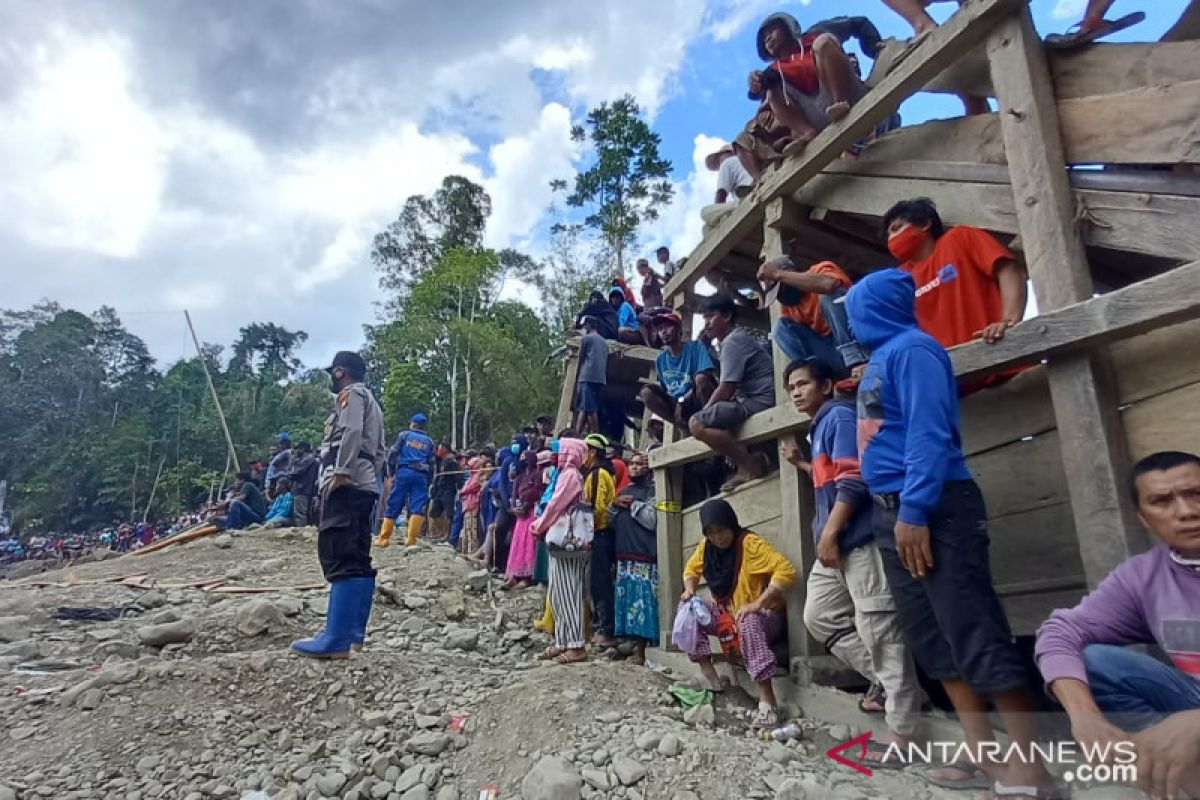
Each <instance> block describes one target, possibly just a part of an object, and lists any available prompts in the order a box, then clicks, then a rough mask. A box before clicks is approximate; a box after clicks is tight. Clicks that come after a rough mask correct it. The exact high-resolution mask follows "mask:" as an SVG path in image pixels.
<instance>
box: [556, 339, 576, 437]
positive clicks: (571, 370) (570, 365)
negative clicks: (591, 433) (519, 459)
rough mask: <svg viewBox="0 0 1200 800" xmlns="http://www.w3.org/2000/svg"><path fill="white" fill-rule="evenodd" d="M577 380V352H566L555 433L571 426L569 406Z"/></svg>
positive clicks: (571, 402) (573, 397)
mask: <svg viewBox="0 0 1200 800" xmlns="http://www.w3.org/2000/svg"><path fill="white" fill-rule="evenodd" d="M578 380H579V351H577V350H571V351H568V352H567V360H566V362H565V363H564V365H563V383H562V394H561V395H559V398H558V415H557V417H556V418H555V423H554V424H555V425H556V426H557V427H556V429H555V431H554V432H555V433H558V431H561V430H562V429H563V428H568V427H570V426H571V406H572V404H573V401H574V399H575V383H576V382H577V381H578Z"/></svg>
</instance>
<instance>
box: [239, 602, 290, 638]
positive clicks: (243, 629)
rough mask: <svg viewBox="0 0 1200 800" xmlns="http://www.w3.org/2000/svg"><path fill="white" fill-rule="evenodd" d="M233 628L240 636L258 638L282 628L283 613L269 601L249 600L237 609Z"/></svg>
mask: <svg viewBox="0 0 1200 800" xmlns="http://www.w3.org/2000/svg"><path fill="white" fill-rule="evenodd" d="M233 623H234V626H235V627H236V628H237V631H238V633H240V634H241V635H242V636H259V635H261V634H264V633H267V632H268V631H271V630H278V629H280V628H282V627H283V625H284V619H283V612H282V611H280V610H279V608H278V607H277V606H276V605H275V604H274V603H272V602H271V601H270V600H262V599H258V600H251V601H249V602H246V603H242V605H241V606H240V607H239V608H238V610H237V613H236V614H234V617H233Z"/></svg>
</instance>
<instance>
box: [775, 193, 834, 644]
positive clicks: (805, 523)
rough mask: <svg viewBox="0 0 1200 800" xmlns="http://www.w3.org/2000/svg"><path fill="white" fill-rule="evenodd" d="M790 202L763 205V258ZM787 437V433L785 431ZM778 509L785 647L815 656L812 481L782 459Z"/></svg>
mask: <svg viewBox="0 0 1200 800" xmlns="http://www.w3.org/2000/svg"><path fill="white" fill-rule="evenodd" d="M789 206H790V204H789V203H788V201H787V200H785V199H783V198H780V199H778V200H772V201H771V202H770V203H769V204H768V205H767V208H766V218H765V219H764V221H763V249H762V257H763V259H769V258H776V257H778V256H782V255H784V245H783V240H784V236H785V233H784V227H785V217H786V215H787V214H788V210H789ZM770 314H771V325H772V326H774V325H775V321H776V320H778V319H779V304H778V303H772V304H771V308H770ZM772 353H773V355H774V360H775V403H776V405H778V404H780V403H787V402H790V401H789V400H788V393H787V387H786V386H785V385H784V383H783V370H784V368H785V367H786V366H787V364H788V357H787V355H786V354H785V353H784V352H783V350H782V349H781V348H780V347H779V346H778V345H776V346H775V347H774V348H772ZM788 435H789V436H790V435H791V434H788ZM779 493H780V498H779V499H780V504H779V508H780V512H781V515H782V516H781V518H780V520H779V523H780V524H779V534H780V538H779V543H778V544H779V550H780V552H781V553H783V554H784V555H785V556H787V557H788V559H789V560H790V561H791V562H792V564H794V565H795V567H796V573H797V579H796V583H795V584H794V585H793V586H792V589H791V591H789V592H788V596H787V618H788V620H787V621H788V650H789V651H790V652H789V655H790V656H791V658H796V657H799V656H810V655H818V654H819V653H820V652H821V650H820V645H819V644H818V643H817V642H816V641H814V640H813V639H812V637H810V636H809V635H808V629H807V628H805V627H804V603H805V600H806V599H807V597H808V573H809V572H810V571H812V567H813V564H814V563H816V560H817V559H816V556H817V552H816V545H815V544H814V542H813V535H812V516H813V502H814V501H813V489H812V483H811V482H810V481H809V480H808V479H807V478H803V477H801V475H800V471H799V470H797V469H796V468H795V467H793V466H792V465H791V464H788V463H786V462H784V463H782V464H780V467H779Z"/></svg>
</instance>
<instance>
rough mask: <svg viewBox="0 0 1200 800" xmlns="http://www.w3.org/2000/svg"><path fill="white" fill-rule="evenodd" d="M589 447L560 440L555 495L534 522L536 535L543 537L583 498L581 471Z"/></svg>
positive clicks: (575, 441)
mask: <svg viewBox="0 0 1200 800" xmlns="http://www.w3.org/2000/svg"><path fill="white" fill-rule="evenodd" d="M586 451H587V445H585V444H584V443H583V441H582V440H580V439H560V440H559V446H558V475H557V476H556V477H555V481H554V494H552V495H551V496H550V500H549V501H548V502H547V503H546V508H545V510H544V511H543V512H542V514H541V515H540V516H539V517H538V518H537V519H536V520H534V522H533V532H534V534H535V535H538V536H540V535H542V534H543V533H545V532H546V531H548V530H549V529H550V526H551V525H553V524H554V523H555V522H557V521H558V519H559V517H561V516H562V515H563V514H566V513H567V512H568V511H570V510H571V508H572V507H573V506H574V505H575V504H576V503H578V502H579V500H580V498H581V497H583V478H582V476H581V475H580V474H579V470H580V468H581V466H582V465H583V456H584V453H585V452H586Z"/></svg>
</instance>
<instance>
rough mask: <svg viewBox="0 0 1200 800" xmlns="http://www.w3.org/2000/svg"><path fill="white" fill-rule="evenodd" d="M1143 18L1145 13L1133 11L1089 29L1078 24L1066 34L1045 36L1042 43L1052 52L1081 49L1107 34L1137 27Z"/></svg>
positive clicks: (1103, 20) (1101, 21) (1103, 21)
mask: <svg viewBox="0 0 1200 800" xmlns="http://www.w3.org/2000/svg"><path fill="white" fill-rule="evenodd" d="M1145 18H1146V14H1145V12H1142V11H1134V12H1133V13H1132V14H1126V15H1125V16H1123V17H1121V18H1120V19H1102V20H1100V21H1098V22H1097V23H1096V24H1095V25H1092V26H1091V27H1086V28H1085V27H1084V25H1083V23H1082V22H1080V23H1079V24H1077V25H1075V26H1073V27H1072V29H1071V30H1070V31H1069V32H1068V33H1051V34H1049V35H1048V36H1046V38H1045V40H1044V42H1045V45H1046V47H1049V48H1051V49H1054V50H1069V49H1071V48H1072V47H1082V46H1083V45H1085V44H1091V43H1092V42H1094V41H1096V40H1097V39H1100V38H1102V37H1104V36H1108V35H1109V34H1112V33H1116V32H1117V31H1123V30H1125V29H1126V28H1128V27H1131V26H1133V25H1137V24H1138V23H1139V22H1141V21H1142V20H1144V19H1145Z"/></svg>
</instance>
